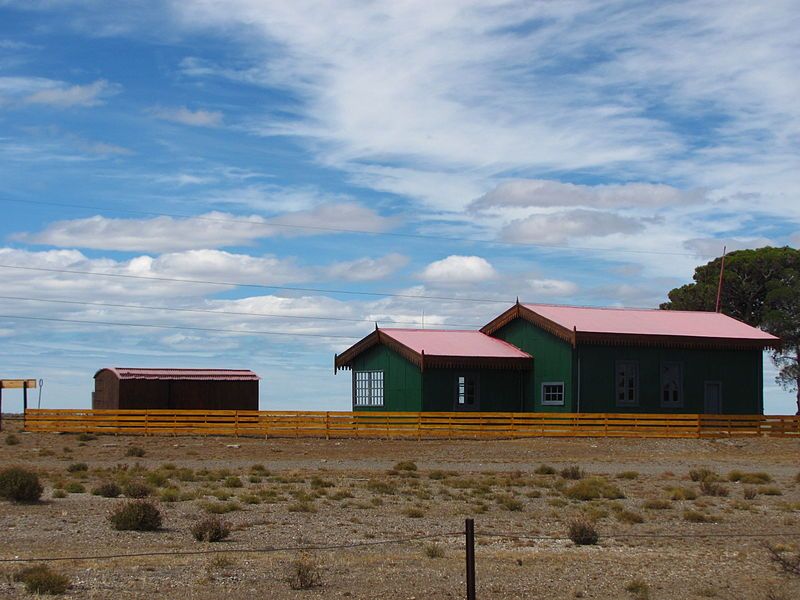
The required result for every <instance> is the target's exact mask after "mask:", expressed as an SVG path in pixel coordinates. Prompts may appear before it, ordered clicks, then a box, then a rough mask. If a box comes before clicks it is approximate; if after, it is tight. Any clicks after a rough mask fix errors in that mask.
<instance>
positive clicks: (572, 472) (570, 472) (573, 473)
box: [561, 465, 585, 480]
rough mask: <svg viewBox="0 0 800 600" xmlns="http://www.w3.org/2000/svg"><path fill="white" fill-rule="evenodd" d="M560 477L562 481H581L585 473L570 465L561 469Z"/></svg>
mask: <svg viewBox="0 0 800 600" xmlns="http://www.w3.org/2000/svg"><path fill="white" fill-rule="evenodd" d="M561 476H562V477H563V478H564V479H573V480H577V479H583V477H584V476H585V473H584V471H583V469H581V468H580V467H579V466H578V465H571V466H569V467H565V468H563V469H561Z"/></svg>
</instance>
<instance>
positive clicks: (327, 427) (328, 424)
mask: <svg viewBox="0 0 800 600" xmlns="http://www.w3.org/2000/svg"><path fill="white" fill-rule="evenodd" d="M325 439H326V440H329V439H331V413H330V411H326V412H325Z"/></svg>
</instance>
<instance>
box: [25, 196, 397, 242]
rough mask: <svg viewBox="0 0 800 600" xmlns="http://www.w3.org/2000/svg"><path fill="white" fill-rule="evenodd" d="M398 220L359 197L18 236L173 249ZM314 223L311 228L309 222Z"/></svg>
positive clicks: (78, 222)
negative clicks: (298, 207) (274, 210)
mask: <svg viewBox="0 0 800 600" xmlns="http://www.w3.org/2000/svg"><path fill="white" fill-rule="evenodd" d="M392 222H393V221H392V220H391V219H388V218H385V217H382V216H380V215H378V214H377V213H375V212H374V211H372V210H370V209H368V208H365V207H363V206H361V205H358V204H355V203H343V204H323V205H319V206H316V207H314V208H312V209H310V210H305V211H294V212H289V213H284V214H281V215H278V216H276V217H272V218H264V217H261V216H257V215H251V216H237V215H233V214H230V213H222V212H210V213H205V214H203V215H198V216H196V217H185V218H184V217H153V218H145V219H113V218H108V217H102V216H99V215H98V216H94V217H88V218H85V219H73V220H69V221H57V222H55V223H52V224H50V225H48V226H47V227H46V228H45V229H44V230H43V231H41V232H38V233H20V234H16V235H14V236H12V237H13V239H16V240H19V241H25V242H28V243H34V244H46V245H49V246H60V247H77V248H93V249H104V250H122V251H137V250H138V251H146V252H169V251H175V250H189V249H197V248H217V247H227V246H239V245H244V244H250V243H252V242H254V241H255V240H258V239H261V238H267V237H273V236H284V237H297V236H309V235H325V234H333V233H336V231H334V230H336V229H356V230H361V231H375V232H379V231H384V230H386V229H388V228H389V226H390V225H391V223H392ZM306 227H308V229H307V228H306Z"/></svg>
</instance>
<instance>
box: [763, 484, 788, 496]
mask: <svg viewBox="0 0 800 600" xmlns="http://www.w3.org/2000/svg"><path fill="white" fill-rule="evenodd" d="M758 492H759V494H762V495H764V496H782V495H783V492H782V491H781V488H779V487H778V486H776V485H766V486H763V487H761V488H759V489H758Z"/></svg>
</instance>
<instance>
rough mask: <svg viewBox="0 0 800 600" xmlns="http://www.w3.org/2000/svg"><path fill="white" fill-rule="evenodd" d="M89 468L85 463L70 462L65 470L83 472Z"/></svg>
mask: <svg viewBox="0 0 800 600" xmlns="http://www.w3.org/2000/svg"><path fill="white" fill-rule="evenodd" d="M88 470H89V465H87V464H86V463H72V464H71V465H70V466H68V467H67V471H68V472H70V473H85V472H86V471H88Z"/></svg>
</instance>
